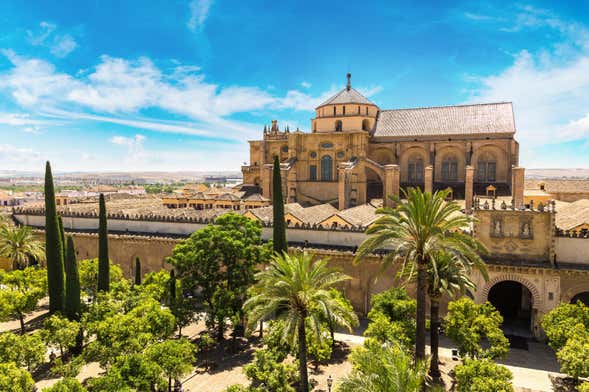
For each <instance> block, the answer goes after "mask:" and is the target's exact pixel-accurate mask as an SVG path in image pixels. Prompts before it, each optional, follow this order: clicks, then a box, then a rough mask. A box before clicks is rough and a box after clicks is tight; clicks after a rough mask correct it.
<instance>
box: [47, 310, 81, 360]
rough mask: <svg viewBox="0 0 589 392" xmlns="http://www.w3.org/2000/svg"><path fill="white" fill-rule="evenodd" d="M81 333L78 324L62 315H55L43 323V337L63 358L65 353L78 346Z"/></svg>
mask: <svg viewBox="0 0 589 392" xmlns="http://www.w3.org/2000/svg"><path fill="white" fill-rule="evenodd" d="M79 331H80V324H79V323H78V322H76V321H70V320H68V319H67V318H65V317H62V316H60V315H53V316H51V317H49V318H48V319H47V320H45V322H44V323H43V329H42V330H41V336H42V338H43V341H44V342H45V343H46V344H47V345H48V346H51V347H55V348H57V349H58V350H59V353H60V354H61V356H62V357H63V355H64V353H65V351H66V350H67V349H68V348H70V347H73V346H74V345H75V344H76V337H77V336H78V333H79Z"/></svg>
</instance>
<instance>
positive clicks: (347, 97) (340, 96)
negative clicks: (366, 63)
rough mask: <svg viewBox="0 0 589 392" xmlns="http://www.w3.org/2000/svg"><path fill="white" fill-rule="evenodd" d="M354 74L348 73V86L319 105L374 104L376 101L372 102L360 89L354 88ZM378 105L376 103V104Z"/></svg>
mask: <svg viewBox="0 0 589 392" xmlns="http://www.w3.org/2000/svg"><path fill="white" fill-rule="evenodd" d="M351 77H352V75H351V74H348V75H347V78H348V83H347V85H346V87H345V88H344V89H343V90H341V91H340V92H339V93H337V94H335V95H334V96H333V97H331V98H329V99H328V100H327V101H325V102H323V103H322V104H321V105H319V106H317V108H320V107H322V106H325V105H337V104H345V103H356V104H362V105H374V103H372V102H370V101H369V100H368V99H367V98H366V97H365V96H364V95H362V94H361V93H360V92H359V91H358V90H356V89H354V88H352V83H351V81H350V79H351ZM374 106H376V105H374Z"/></svg>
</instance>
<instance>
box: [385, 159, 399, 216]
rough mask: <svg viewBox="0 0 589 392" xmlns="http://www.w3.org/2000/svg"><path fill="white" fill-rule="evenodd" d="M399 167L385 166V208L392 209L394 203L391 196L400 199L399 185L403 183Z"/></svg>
mask: <svg viewBox="0 0 589 392" xmlns="http://www.w3.org/2000/svg"><path fill="white" fill-rule="evenodd" d="M400 176H401V172H400V170H399V165H385V166H384V183H383V184H382V187H383V195H382V197H383V204H384V206H385V207H392V206H393V201H392V200H391V199H390V198H389V196H396V197H399V185H400V182H401V178H400Z"/></svg>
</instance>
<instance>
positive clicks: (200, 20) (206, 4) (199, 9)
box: [186, 0, 213, 31]
mask: <svg viewBox="0 0 589 392" xmlns="http://www.w3.org/2000/svg"><path fill="white" fill-rule="evenodd" d="M212 4H213V1H212V0H193V1H191V2H190V4H189V5H188V7H189V9H190V19H188V23H187V24H186V25H187V26H188V28H189V29H190V30H192V31H195V30H197V29H202V27H203V26H204V23H205V21H206V20H207V17H208V16H209V10H210V8H211V5H212Z"/></svg>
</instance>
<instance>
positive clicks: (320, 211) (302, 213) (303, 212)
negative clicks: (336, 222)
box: [291, 203, 337, 224]
mask: <svg viewBox="0 0 589 392" xmlns="http://www.w3.org/2000/svg"><path fill="white" fill-rule="evenodd" d="M291 213H292V214H293V215H294V216H296V217H297V218H299V219H300V220H301V221H303V223H310V224H315V223H319V222H321V221H322V220H324V219H326V218H327V217H329V216H331V215H333V214H335V213H337V208H335V207H334V206H332V205H331V204H329V203H325V204H319V205H316V206H312V207H307V208H302V209H300V210H298V211H292V212H291Z"/></svg>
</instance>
